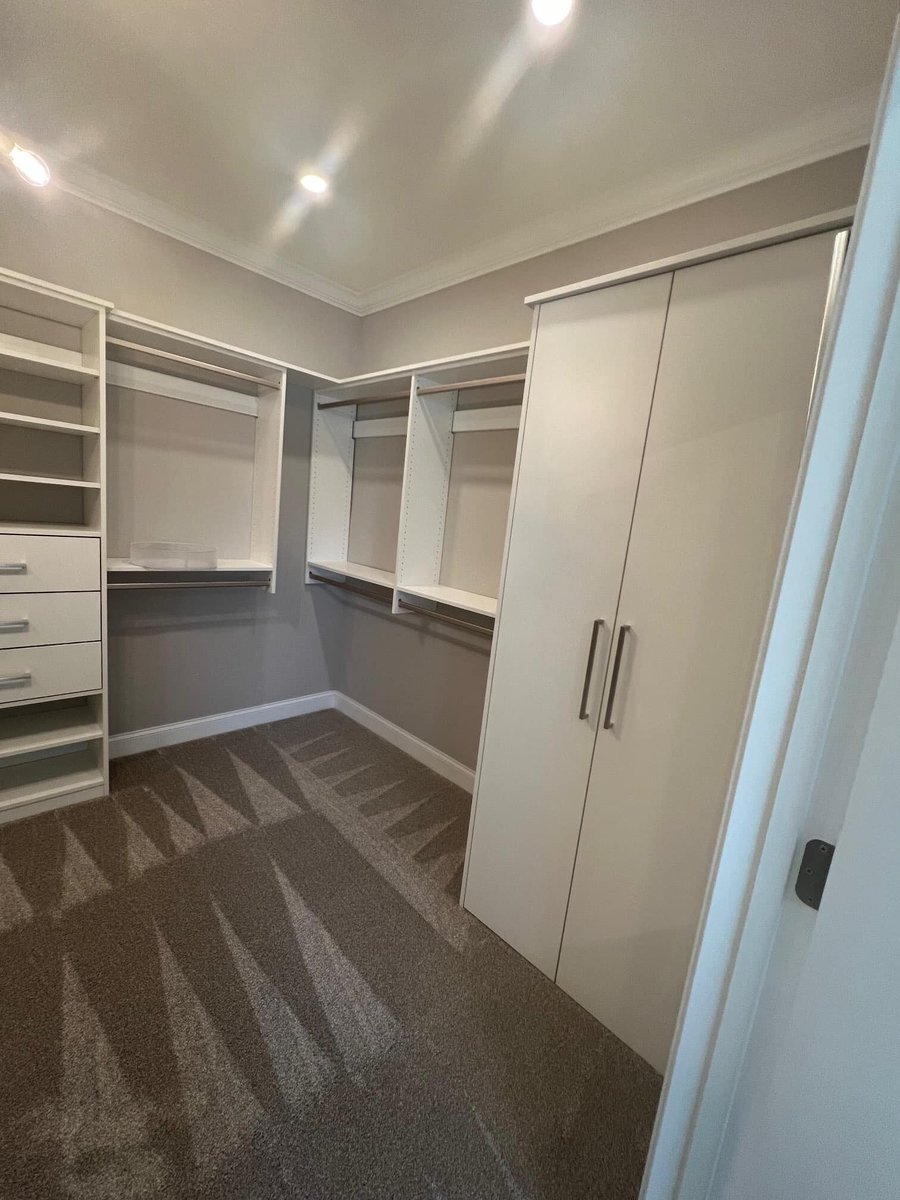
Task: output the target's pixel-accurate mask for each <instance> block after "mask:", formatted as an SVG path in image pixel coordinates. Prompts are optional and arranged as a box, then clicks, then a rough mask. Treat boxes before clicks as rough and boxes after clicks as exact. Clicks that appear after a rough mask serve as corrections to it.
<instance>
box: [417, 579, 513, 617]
mask: <svg viewBox="0 0 900 1200" xmlns="http://www.w3.org/2000/svg"><path fill="white" fill-rule="evenodd" d="M398 590H399V591H400V592H401V593H406V595H408V596H420V597H421V598H422V599H423V600H433V601H434V602H435V603H437V604H449V605H452V606H453V608H462V609H465V611H466V612H471V613H477V614H478V615H479V616H482V617H495V616H496V615H497V598H496V596H479V594H478V593H477V592H464V591H463V590H462V589H461V588H454V587H447V586H446V585H445V584H443V583H432V584H427V585H423V586H418V585H416V586H413V585H412V584H402V585H401V586H400V587H399V588H398Z"/></svg>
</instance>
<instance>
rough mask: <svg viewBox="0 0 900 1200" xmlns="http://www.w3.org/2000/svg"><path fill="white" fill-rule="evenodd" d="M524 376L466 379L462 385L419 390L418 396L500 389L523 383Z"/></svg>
mask: <svg viewBox="0 0 900 1200" xmlns="http://www.w3.org/2000/svg"><path fill="white" fill-rule="evenodd" d="M524 382H525V374H524V372H523V373H522V374H521V375H495V376H494V377H493V378H492V379H467V380H465V381H464V382H463V383H441V384H435V385H434V386H433V387H427V388H419V395H420V396H435V395H437V394H438V392H469V391H471V390H472V389H473V388H488V387H501V386H502V385H503V384H504V383H524Z"/></svg>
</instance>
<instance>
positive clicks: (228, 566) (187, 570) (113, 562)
mask: <svg viewBox="0 0 900 1200" xmlns="http://www.w3.org/2000/svg"><path fill="white" fill-rule="evenodd" d="M106 569H107V571H127V572H128V573H129V574H130V573H131V572H136V573H140V574H150V575H169V574H171V573H173V572H176V573H177V574H179V575H215V574H218V573H220V572H222V571H254V572H256V571H269V572H271V571H272V570H273V567H272V564H271V563H262V562H255V561H254V560H253V559H252V558H220V559H219V562H218V565H217V566H215V567H139V566H137V565H136V564H135V563H133V562H129V560H128V559H127V558H108V559H107V560H106Z"/></svg>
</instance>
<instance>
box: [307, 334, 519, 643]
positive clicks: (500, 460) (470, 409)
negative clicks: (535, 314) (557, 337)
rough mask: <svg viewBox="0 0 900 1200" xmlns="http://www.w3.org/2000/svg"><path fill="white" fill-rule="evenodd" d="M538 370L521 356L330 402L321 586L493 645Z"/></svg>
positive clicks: (319, 404)
mask: <svg viewBox="0 0 900 1200" xmlns="http://www.w3.org/2000/svg"><path fill="white" fill-rule="evenodd" d="M526 365H527V359H526V355H525V353H524V347H522V346H521V345H517V346H511V347H502V348H500V349H498V350H496V351H487V352H484V353H482V354H478V355H472V356H466V357H461V358H457V359H451V360H446V361H444V362H442V363H439V364H433V365H432V366H430V367H428V368H426V369H425V370H424V371H423V372H421V373H419V372H406V373H400V374H387V373H386V374H385V375H382V376H378V377H374V378H372V377H368V378H363V379H361V380H360V381H359V382H354V383H351V384H346V385H343V386H341V387H339V388H332V389H328V390H323V391H320V392H318V393H317V395H316V408H315V414H314V419H313V442H312V462H311V470H310V503H309V528H308V545H307V569H308V574H307V579H308V582H310V583H313V584H330V585H331V586H334V587H337V588H341V589H345V590H348V591H351V592H361V593H362V594H364V595H366V596H367V597H369V598H370V599H373V600H376V601H377V600H381V601H382V602H384V603H385V604H386V605H388V604H389V605H390V607H391V610H392V612H393V613H394V614H395V615H402V616H407V617H411V616H417V617H420V618H429V619H431V620H434V621H438V622H440V623H444V624H449V625H452V626H455V627H456V628H465V629H468V630H469V631H471V632H474V633H476V634H484V635H487V636H490V633H491V629H492V625H493V618H494V616H495V614H496V610H497V593H498V590H499V581H500V566H501V561H502V557H503V546H504V540H505V534H506V526H507V518H508V512H509V501H510V494H511V489H512V478H513V469H514V464H515V456H516V446H517V440H518V429H519V422H520V416H521V405H522V393H523V384H524V379H525V367H526ZM360 585H362V586H360Z"/></svg>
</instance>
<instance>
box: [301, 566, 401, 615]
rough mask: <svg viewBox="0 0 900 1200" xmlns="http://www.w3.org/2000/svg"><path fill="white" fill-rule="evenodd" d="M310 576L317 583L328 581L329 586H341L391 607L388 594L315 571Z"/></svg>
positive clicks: (344, 590) (341, 588) (343, 590)
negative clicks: (330, 577)
mask: <svg viewBox="0 0 900 1200" xmlns="http://www.w3.org/2000/svg"><path fill="white" fill-rule="evenodd" d="M309 577H310V579H314V580H315V581H316V583H327V584H328V586H329V587H335V588H340V590H341V591H342V592H354V593H355V594H356V595H357V596H364V597H365V598H366V599H367V600H374V601H375V603H376V604H386V605H387V606H388V607H389V608H390V604H391V602H390V600H388V599H387V597H386V596H379V595H377V594H376V593H375V592H367V591H366V589H365V588H361V587H357V586H356V585H355V584H353V583H346V582H342V581H341V580H340V579H328V578H327V577H326V576H325V575H317V574H316V573H315V572H314V571H310V573H309Z"/></svg>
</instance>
